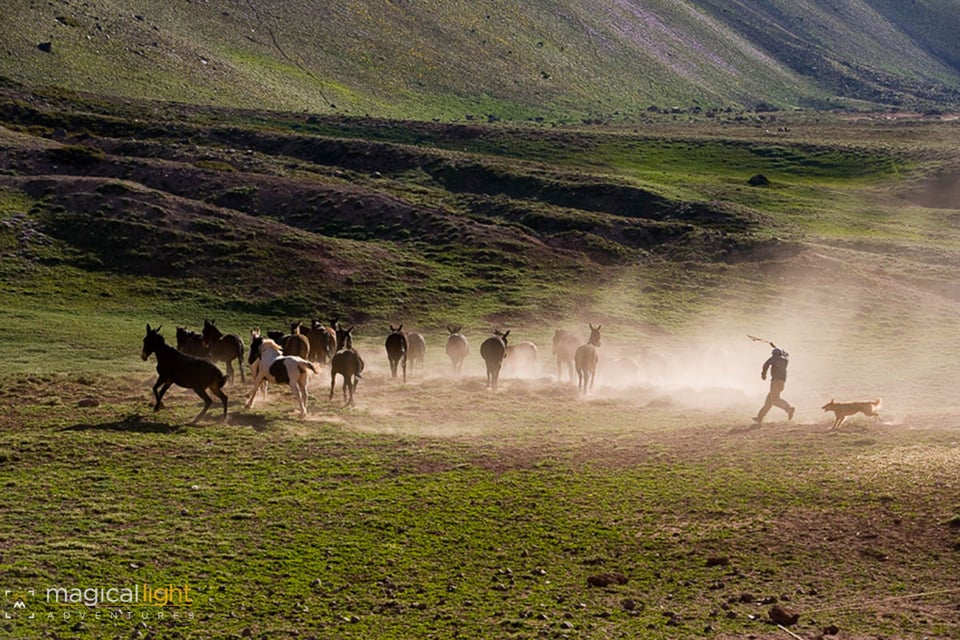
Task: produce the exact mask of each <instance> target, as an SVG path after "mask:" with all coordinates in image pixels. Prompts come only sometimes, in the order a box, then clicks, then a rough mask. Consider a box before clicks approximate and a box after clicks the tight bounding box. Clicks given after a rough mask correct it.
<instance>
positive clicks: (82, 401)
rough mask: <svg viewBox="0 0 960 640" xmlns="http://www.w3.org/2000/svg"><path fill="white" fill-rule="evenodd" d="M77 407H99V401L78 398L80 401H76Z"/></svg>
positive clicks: (90, 398) (91, 398) (92, 398)
mask: <svg viewBox="0 0 960 640" xmlns="http://www.w3.org/2000/svg"><path fill="white" fill-rule="evenodd" d="M77 406H78V407H99V406H100V401H99V400H97V399H96V398H94V397H86V398H80V400H79V401H77Z"/></svg>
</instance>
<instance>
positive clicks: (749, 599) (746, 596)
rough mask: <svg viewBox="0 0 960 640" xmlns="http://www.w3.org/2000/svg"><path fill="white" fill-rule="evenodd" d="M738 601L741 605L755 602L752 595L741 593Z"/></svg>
mask: <svg viewBox="0 0 960 640" xmlns="http://www.w3.org/2000/svg"><path fill="white" fill-rule="evenodd" d="M739 600H740V602H742V603H743V604H749V603H751V602H753V601H755V600H756V597H755V596H754V595H753V594H752V593H741V594H740V598H739Z"/></svg>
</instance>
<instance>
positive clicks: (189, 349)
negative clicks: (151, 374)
mask: <svg viewBox="0 0 960 640" xmlns="http://www.w3.org/2000/svg"><path fill="white" fill-rule="evenodd" d="M177 350H178V351H180V352H182V353H185V354H187V355H188V356H194V357H197V358H209V357H210V349H207V348H206V347H205V346H203V335H202V334H199V333H197V332H196V331H190V330H188V329H187V328H186V327H177Z"/></svg>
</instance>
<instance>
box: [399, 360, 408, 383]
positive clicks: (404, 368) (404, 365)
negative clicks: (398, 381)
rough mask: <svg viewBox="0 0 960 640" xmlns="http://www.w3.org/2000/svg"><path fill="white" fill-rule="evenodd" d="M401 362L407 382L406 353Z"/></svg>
mask: <svg viewBox="0 0 960 640" xmlns="http://www.w3.org/2000/svg"><path fill="white" fill-rule="evenodd" d="M400 364H401V365H403V381H404V382H406V381H407V356H406V355H404V356H403V357H402V358H401V360H400Z"/></svg>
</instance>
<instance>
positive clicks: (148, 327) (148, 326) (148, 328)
mask: <svg viewBox="0 0 960 640" xmlns="http://www.w3.org/2000/svg"><path fill="white" fill-rule="evenodd" d="M147 333H150V323H149V322H148V323H147Z"/></svg>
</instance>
